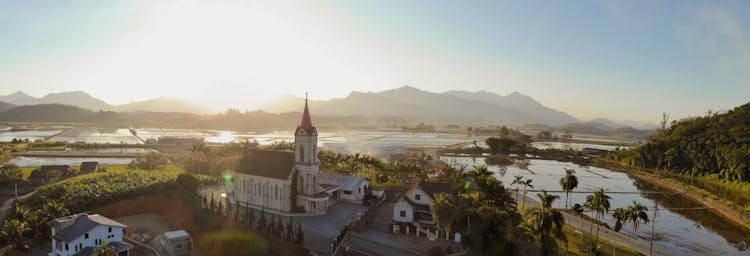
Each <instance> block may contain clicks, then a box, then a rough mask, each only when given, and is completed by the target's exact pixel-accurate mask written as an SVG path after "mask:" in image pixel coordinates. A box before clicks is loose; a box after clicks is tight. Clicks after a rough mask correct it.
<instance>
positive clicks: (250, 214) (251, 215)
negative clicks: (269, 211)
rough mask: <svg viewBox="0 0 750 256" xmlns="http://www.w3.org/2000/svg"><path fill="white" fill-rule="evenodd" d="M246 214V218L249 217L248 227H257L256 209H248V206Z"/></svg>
mask: <svg viewBox="0 0 750 256" xmlns="http://www.w3.org/2000/svg"><path fill="white" fill-rule="evenodd" d="M245 215H246V218H247V227H248V228H249V229H255V228H256V226H255V211H253V210H248V209H247V208H246V209H245Z"/></svg>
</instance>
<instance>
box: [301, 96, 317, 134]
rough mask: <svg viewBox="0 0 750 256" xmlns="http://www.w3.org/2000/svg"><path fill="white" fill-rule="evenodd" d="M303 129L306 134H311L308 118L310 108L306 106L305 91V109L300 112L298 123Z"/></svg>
mask: <svg viewBox="0 0 750 256" xmlns="http://www.w3.org/2000/svg"><path fill="white" fill-rule="evenodd" d="M299 126H300V127H301V128H302V129H304V130H305V132H306V133H307V134H311V133H312V131H313V129H314V128H315V127H313V124H312V119H311V118H310V110H309V109H308V108H307V93H305V111H304V112H303V113H302V122H301V123H300V125H299Z"/></svg>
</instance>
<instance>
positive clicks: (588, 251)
mask: <svg viewBox="0 0 750 256" xmlns="http://www.w3.org/2000/svg"><path fill="white" fill-rule="evenodd" d="M583 252H584V255H587V256H601V255H602V247H601V246H600V245H599V241H597V240H594V239H589V240H588V241H586V244H584V245H583Z"/></svg>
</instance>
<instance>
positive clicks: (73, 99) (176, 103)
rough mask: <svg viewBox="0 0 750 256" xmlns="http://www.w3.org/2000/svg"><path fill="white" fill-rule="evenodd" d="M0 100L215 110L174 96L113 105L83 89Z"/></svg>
mask: <svg viewBox="0 0 750 256" xmlns="http://www.w3.org/2000/svg"><path fill="white" fill-rule="evenodd" d="M0 102H3V103H6V104H12V105H18V106H23V105H39V104H50V103H55V104H64V105H72V106H77V107H81V108H84V109H89V110H95V111H98V110H105V111H117V112H133V111H147V112H182V113H192V114H211V113H214V112H215V111H211V110H209V109H207V108H205V107H202V106H200V105H197V104H195V103H192V102H190V101H187V100H181V99H172V98H156V99H150V100H145V101H137V102H131V103H128V104H122V105H112V104H109V103H107V102H105V101H103V100H101V99H98V98H95V97H93V96H91V95H89V94H88V93H85V92H82V91H70V92H60V93H50V94H47V95H45V96H44V97H41V98H37V97H33V96H31V95H28V94H26V93H24V92H22V91H17V92H14V93H12V94H10V95H6V96H0ZM2 108H5V106H4V105H1V104H0V109H2Z"/></svg>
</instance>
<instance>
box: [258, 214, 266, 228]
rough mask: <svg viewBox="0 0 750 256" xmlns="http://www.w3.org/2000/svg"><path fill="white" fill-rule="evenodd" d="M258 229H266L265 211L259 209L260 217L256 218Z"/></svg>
mask: <svg viewBox="0 0 750 256" xmlns="http://www.w3.org/2000/svg"><path fill="white" fill-rule="evenodd" d="M257 226H258V228H257V229H258V231H260V232H265V231H266V213H265V210H263V209H261V210H260V219H259V220H258V225H257Z"/></svg>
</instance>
